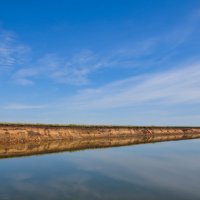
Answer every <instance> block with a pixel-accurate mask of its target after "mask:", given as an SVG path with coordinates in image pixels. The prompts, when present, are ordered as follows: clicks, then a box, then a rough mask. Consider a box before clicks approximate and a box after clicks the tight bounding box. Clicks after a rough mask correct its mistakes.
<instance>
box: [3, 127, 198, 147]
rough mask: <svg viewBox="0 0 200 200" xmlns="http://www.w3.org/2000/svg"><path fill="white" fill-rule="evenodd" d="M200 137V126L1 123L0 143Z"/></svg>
mask: <svg viewBox="0 0 200 200" xmlns="http://www.w3.org/2000/svg"><path fill="white" fill-rule="evenodd" d="M174 135H176V136H180V137H187V138H193V137H200V128H198V127H126V126H53V125H52V126H49V125H19V124H1V125H0V144H17V143H27V142H44V141H57V140H77V139H78V140H80V139H81V140H91V139H99V138H102V139H104V138H117V137H120V138H122V137H135V136H142V137H150V136H151V137H152V136H174Z"/></svg>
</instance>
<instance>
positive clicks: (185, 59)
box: [0, 0, 200, 126]
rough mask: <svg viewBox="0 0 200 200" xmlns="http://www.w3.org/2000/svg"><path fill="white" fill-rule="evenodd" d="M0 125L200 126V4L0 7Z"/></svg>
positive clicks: (154, 0)
mask: <svg viewBox="0 0 200 200" xmlns="http://www.w3.org/2000/svg"><path fill="white" fill-rule="evenodd" d="M0 121H1V122H27V123H28V122H34V123H60V124H63V123H64V124H114V125H115V124H118V125H173V126H174V125H180V126H200V1H199V0H163V1H160V0H101V1H100V0H84V1H83V0H56V1H55V0H51V1H47V0H29V1H27V0H18V1H15V0H0Z"/></svg>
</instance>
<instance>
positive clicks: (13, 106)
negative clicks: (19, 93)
mask: <svg viewBox="0 0 200 200" xmlns="http://www.w3.org/2000/svg"><path fill="white" fill-rule="evenodd" d="M47 107H48V106H47V105H35V104H8V105H4V106H1V107H0V108H1V109H5V110H32V109H44V108H47Z"/></svg>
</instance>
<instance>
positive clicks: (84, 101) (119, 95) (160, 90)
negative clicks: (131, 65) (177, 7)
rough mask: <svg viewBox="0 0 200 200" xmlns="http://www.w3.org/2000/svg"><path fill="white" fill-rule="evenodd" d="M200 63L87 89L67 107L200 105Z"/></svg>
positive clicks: (73, 98) (72, 99) (69, 101)
mask: <svg viewBox="0 0 200 200" xmlns="http://www.w3.org/2000/svg"><path fill="white" fill-rule="evenodd" d="M199 77H200V63H190V64H188V65H187V66H184V67H182V68H179V69H172V70H168V71H164V72H160V73H151V74H146V75H141V76H138V77H129V78H126V79H123V80H120V81H114V82H112V83H110V84H108V85H105V86H103V87H99V88H95V89H85V90H82V91H80V92H79V94H77V95H75V96H73V97H72V98H70V99H68V100H66V104H65V103H64V104H62V105H63V106H64V105H65V106H66V108H73V109H104V108H105V109H108V108H120V107H130V106H135V105H146V104H152V105H153V104H154V105H169V104H188V103H189V104H194V103H197V104H198V103H199V102H200V79H199Z"/></svg>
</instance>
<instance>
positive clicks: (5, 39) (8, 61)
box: [0, 30, 30, 72]
mask: <svg viewBox="0 0 200 200" xmlns="http://www.w3.org/2000/svg"><path fill="white" fill-rule="evenodd" d="M29 51H30V49H29V48H28V47H27V46H25V45H23V44H21V43H20V42H17V40H16V38H15V35H14V34H13V33H11V32H8V31H4V30H0V72H5V71H8V70H10V69H13V68H14V67H15V66H16V65H20V64H22V63H23V62H24V61H25V60H26V58H27V53H28V52H29Z"/></svg>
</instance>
